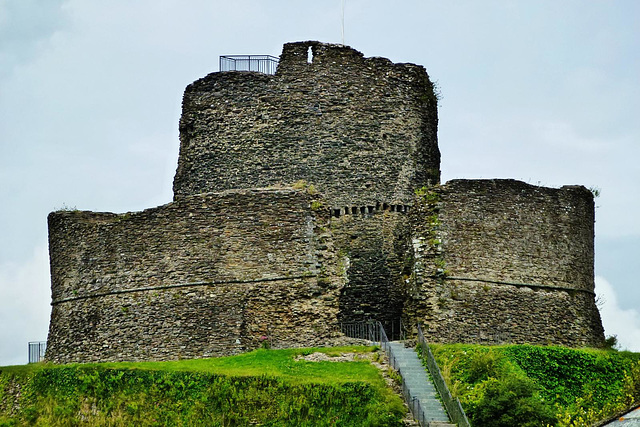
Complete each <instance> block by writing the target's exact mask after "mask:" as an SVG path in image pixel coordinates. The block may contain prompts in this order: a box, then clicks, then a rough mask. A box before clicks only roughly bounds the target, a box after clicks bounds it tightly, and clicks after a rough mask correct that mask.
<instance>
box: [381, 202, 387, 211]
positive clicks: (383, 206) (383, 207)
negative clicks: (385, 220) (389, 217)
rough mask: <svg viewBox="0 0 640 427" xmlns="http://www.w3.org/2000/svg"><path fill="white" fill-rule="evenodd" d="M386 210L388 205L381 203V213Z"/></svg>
mask: <svg viewBox="0 0 640 427" xmlns="http://www.w3.org/2000/svg"><path fill="white" fill-rule="evenodd" d="M387 209H389V205H388V204H386V203H383V204H382V210H383V211H386V210H387Z"/></svg>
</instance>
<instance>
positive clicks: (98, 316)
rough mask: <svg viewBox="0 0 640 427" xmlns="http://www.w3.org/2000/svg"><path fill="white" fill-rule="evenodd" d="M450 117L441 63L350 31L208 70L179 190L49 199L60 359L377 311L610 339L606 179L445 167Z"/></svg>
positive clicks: (325, 327) (479, 336)
mask: <svg viewBox="0 0 640 427" xmlns="http://www.w3.org/2000/svg"><path fill="white" fill-rule="evenodd" d="M309 51H311V53H312V55H311V56H312V59H311V60H309V59H308V58H309ZM437 123H438V116H437V98H436V96H435V93H434V88H433V84H432V82H431V81H430V80H429V77H428V75H427V73H426V71H425V70H424V68H423V67H421V66H418V65H413V64H394V63H392V62H391V61H389V60H387V59H383V58H364V57H363V55H362V54H361V53H360V52H358V51H356V50H354V49H351V48H349V47H346V46H342V45H331V44H323V43H320V42H299V43H288V44H286V45H285V46H284V48H283V52H282V55H281V56H280V62H279V65H278V68H277V71H276V74H275V75H267V74H261V73H257V72H238V71H229V72H217V73H212V74H209V75H208V76H206V77H204V78H202V79H200V80H197V81H196V82H194V83H192V84H191V85H189V86H188V87H187V88H186V90H185V94H184V98H183V106H182V117H181V119H180V156H179V160H178V169H177V172H176V175H175V179H174V185H173V190H174V200H173V202H171V203H169V204H167V205H164V206H160V207H156V208H151V209H147V210H144V211H142V212H133V213H126V214H113V213H94V212H85V211H58V212H53V213H51V214H50V215H49V252H50V258H51V277H52V307H53V309H52V314H51V323H50V329H49V337H48V343H47V355H46V358H47V359H48V360H50V361H54V362H89V361H116V360H132V361H135V360H171V359H178V358H197V357H209V356H219V355H229V354H237V353H240V352H244V351H247V350H250V349H253V348H256V347H257V346H259V345H260V342H261V340H263V339H265V337H268V339H270V340H272V342H273V345H274V346H276V347H290V346H313V345H331V344H335V343H339V342H341V339H342V338H344V336H343V335H342V334H341V332H340V327H339V325H340V324H341V323H345V322H346V323H348V322H360V321H366V320H379V321H383V322H396V321H400V320H402V322H403V324H404V325H406V326H407V327H408V328H409V333H411V332H412V331H413V330H415V327H416V325H417V324H418V323H420V324H423V325H424V328H423V329H424V330H425V334H426V335H427V338H428V339H430V340H431V341H434V342H470V343H483V344H499V343H525V342H527V343H534V344H550V343H552V344H562V345H568V346H600V345H602V343H603V339H604V336H603V328H602V324H601V321H600V315H599V313H598V310H597V307H596V304H595V295H594V291H593V290H594V278H593V258H594V252H593V240H594V204H593V196H592V194H591V192H590V191H589V190H587V189H586V188H584V187H582V186H565V187H562V188H560V189H554V188H545V187H538V186H533V185H529V184H526V183H523V182H519V181H514V180H454V181H450V182H448V183H445V184H442V185H441V184H440V152H439V149H438V141H437Z"/></svg>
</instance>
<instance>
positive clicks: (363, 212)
mask: <svg viewBox="0 0 640 427" xmlns="http://www.w3.org/2000/svg"><path fill="white" fill-rule="evenodd" d="M360 213H361V214H362V215H364V214H365V207H364V206H361V207H360Z"/></svg>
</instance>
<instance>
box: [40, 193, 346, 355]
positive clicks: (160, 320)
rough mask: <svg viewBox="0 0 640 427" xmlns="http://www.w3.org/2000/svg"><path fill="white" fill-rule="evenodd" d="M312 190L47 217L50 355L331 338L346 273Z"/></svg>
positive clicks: (197, 350) (193, 351) (223, 350)
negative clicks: (338, 268) (264, 339)
mask: <svg viewBox="0 0 640 427" xmlns="http://www.w3.org/2000/svg"><path fill="white" fill-rule="evenodd" d="M312 203H316V204H321V202H320V201H319V196H317V195H314V196H311V195H309V194H307V193H306V192H304V191H293V190H285V189H280V190H241V191H227V192H223V193H217V194H203V195H198V196H191V197H185V198H182V199H180V200H178V201H177V202H174V203H171V204H168V205H165V206H161V207H158V208H154V209H148V210H145V211H143V212H137V213H128V214H123V215H116V214H106V213H91V212H79V211H75V212H54V213H52V214H51V215H50V216H49V230H50V256H51V273H52V280H53V282H52V299H53V302H52V305H53V311H52V319H51V326H50V331H49V340H48V347H47V358H48V359H49V360H52V361H56V362H72V361H84V362H86V361H91V360H163V359H175V358H178V357H203V356H210V355H221V354H233V353H237V352H240V351H244V350H246V349H251V348H255V347H256V346H257V345H258V343H259V339H260V337H261V336H269V337H272V338H273V339H275V344H276V345H289V346H291V345H302V343H304V344H305V345H308V344H309V343H313V342H318V341H320V342H326V340H328V339H331V338H335V334H334V331H335V328H336V321H335V319H336V318H337V312H338V296H339V293H340V288H341V284H342V282H343V279H342V277H341V276H339V275H338V274H337V273H336V271H335V270H334V269H332V268H333V267H332V266H334V265H336V264H337V262H336V261H335V260H334V257H335V256H336V255H335V250H334V249H333V243H332V241H331V235H330V233H329V232H327V230H326V225H327V224H328V220H329V211H328V210H327V209H321V210H313V209H312V208H311V205H312Z"/></svg>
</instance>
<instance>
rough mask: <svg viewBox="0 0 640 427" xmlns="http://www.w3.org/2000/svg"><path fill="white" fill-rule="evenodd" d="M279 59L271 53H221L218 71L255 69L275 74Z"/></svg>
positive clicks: (259, 71)
mask: <svg viewBox="0 0 640 427" xmlns="http://www.w3.org/2000/svg"><path fill="white" fill-rule="evenodd" d="M278 61H279V59H278V58H277V57H275V56H271V55H222V56H220V71H257V72H258V73H264V74H275V73H276V69H277V68H278Z"/></svg>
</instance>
